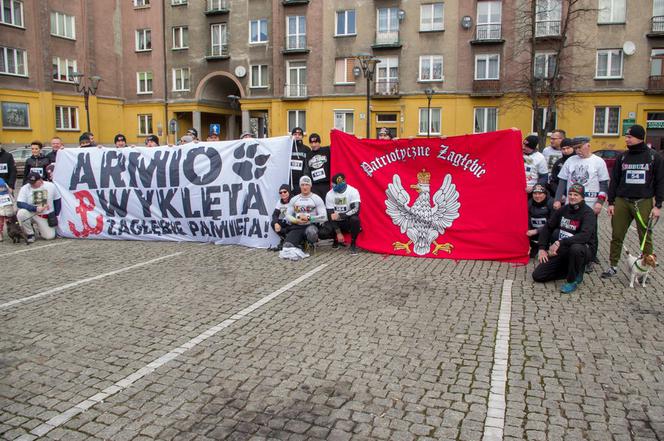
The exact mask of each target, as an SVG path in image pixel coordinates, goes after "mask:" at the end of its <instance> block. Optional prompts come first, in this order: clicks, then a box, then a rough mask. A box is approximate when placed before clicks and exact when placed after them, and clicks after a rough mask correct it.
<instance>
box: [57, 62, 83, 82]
mask: <svg viewBox="0 0 664 441" xmlns="http://www.w3.org/2000/svg"><path fill="white" fill-rule="evenodd" d="M56 60H57V62H56ZM52 61H53V66H54V68H55V69H54V72H53V76H52V78H53V81H55V82H58V83H68V84H74V83H76V78H75V77H74V76H72V77H71V78H70V77H69V75H70V74H69V68H70V67H72V66H73V72H78V62H77V61H76V60H70V59H69V58H61V57H53V60H52ZM63 64H64V74H65V78H66V79H64V80H63V79H61V77H62V72H61V68H62V67H63Z"/></svg>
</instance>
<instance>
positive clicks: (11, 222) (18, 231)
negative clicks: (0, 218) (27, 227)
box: [7, 216, 30, 245]
mask: <svg viewBox="0 0 664 441" xmlns="http://www.w3.org/2000/svg"><path fill="white" fill-rule="evenodd" d="M7 236H9V238H10V239H11V240H12V242H14V243H20V242H21V239H23V240H25V244H26V245H30V242H28V235H27V234H25V232H24V231H23V228H21V224H20V223H19V221H18V219H17V218H16V216H12V217H10V218H9V219H7Z"/></svg>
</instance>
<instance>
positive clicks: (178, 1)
mask: <svg viewBox="0 0 664 441" xmlns="http://www.w3.org/2000/svg"><path fill="white" fill-rule="evenodd" d="M187 3H188V0H171V6H180V5H186V4H187Z"/></svg>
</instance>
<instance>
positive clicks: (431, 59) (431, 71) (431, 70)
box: [417, 55, 445, 83]
mask: <svg viewBox="0 0 664 441" xmlns="http://www.w3.org/2000/svg"><path fill="white" fill-rule="evenodd" d="M426 58H428V59H429V79H424V78H422V59H426ZM436 59H440V78H434V77H433V76H434V71H435V67H434V61H435V60H436ZM444 69H445V60H444V57H443V55H420V57H419V68H418V74H417V81H418V82H421V83H436V82H438V83H440V82H443V81H445V74H444Z"/></svg>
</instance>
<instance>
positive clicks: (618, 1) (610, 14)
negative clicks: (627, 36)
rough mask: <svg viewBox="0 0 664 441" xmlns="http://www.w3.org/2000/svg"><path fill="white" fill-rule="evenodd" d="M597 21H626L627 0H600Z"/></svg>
mask: <svg viewBox="0 0 664 441" xmlns="http://www.w3.org/2000/svg"><path fill="white" fill-rule="evenodd" d="M597 23H625V0H599V14H598V16H597Z"/></svg>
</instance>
